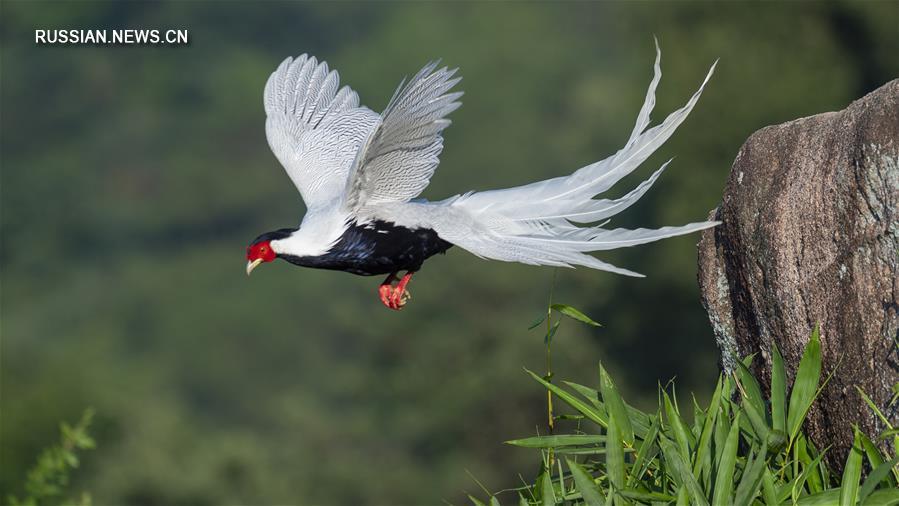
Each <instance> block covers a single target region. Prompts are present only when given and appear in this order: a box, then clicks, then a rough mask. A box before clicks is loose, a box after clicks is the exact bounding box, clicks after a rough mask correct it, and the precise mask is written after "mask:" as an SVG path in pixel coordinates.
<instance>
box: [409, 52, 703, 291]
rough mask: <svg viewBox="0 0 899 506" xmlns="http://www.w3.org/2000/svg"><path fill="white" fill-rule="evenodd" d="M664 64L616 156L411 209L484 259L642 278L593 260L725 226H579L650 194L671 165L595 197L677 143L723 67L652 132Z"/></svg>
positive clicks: (657, 67) (658, 54)
mask: <svg viewBox="0 0 899 506" xmlns="http://www.w3.org/2000/svg"><path fill="white" fill-rule="evenodd" d="M660 58H661V51H659V49H658V44H656V60H655V65H654V73H653V79H652V81H651V82H650V84H649V89H648V90H647V93H646V99H645V101H644V103H643V106H642V108H641V109H640V113H639V115H638V116H637V121H636V124H635V125H634V130H633V132H632V134H631V136H630V138H629V139H628V141H627V143H626V144H625V146H624V148H622V149H621V150H620V151H618V152H617V153H615V155H613V156H611V157H609V158H606V159H605V160H601V161H598V162H596V163H592V164H590V165H587V166H585V167H583V168H581V169H579V170H577V171H576V172H574V173H573V174H571V175H569V176H563V177H556V178H553V179H548V180H545V181H538V182H535V183H531V184H528V185H524V186H519V187H516V188H508V189H502V190H492V191H485V192H476V193H468V194H465V195H459V196H456V197H452V198H450V199H447V200H444V201H441V202H435V203H430V204H424V203H422V204H412V203H410V204H407V205H411V206H415V207H417V208H418V207H419V206H422V207H426V208H429V209H428V211H430V212H425V213H424V216H425V218H424V221H423V222H422V224H427V225H428V226H430V227H432V228H434V229H435V230H436V231H437V233H438V234H439V235H440V236H441V237H442V238H444V239H446V240H447V241H450V242H452V243H453V244H456V245H457V246H459V247H461V248H463V249H466V250H468V251H469V252H471V253H473V254H475V255H477V256H479V257H483V258H489V259H494V260H504V261H510V262H521V263H526V264H535V265H554V266H564V267H571V266H575V265H581V266H585V267H590V268H594V269H599V270H604V271H609V272H614V273H618V274H623V275H627V276H642V275H641V274H638V273H636V272H633V271H629V270H627V269H622V268H619V267H615V266H613V265H611V264H608V263H606V262H603V261H601V260H599V259H597V258H595V257H592V256H590V255H588V254H586V253H589V252H592V251H602V250H610V249H615V248H622V247H628V246H635V245H638V244H644V243H648V242H653V241H658V240H660V239H665V238H668V237H674V236H678V235H683V234H688V233H691V232H695V231H697V230H702V229H705V228H709V227H713V226H715V225H717V224H718V222H714V221H708V222H698V223H690V224H688V225H683V226H678V227H662V228H660V229H655V230H651V229H645V228H639V229H636V230H628V229H621V228H618V229H613V230H607V229H604V228H602V226H603V225H604V224H605V223H602V224H599V225H596V226H592V227H589V226H588V227H584V226H578V225H577V224H585V223H595V222H597V221H600V220H603V219H605V218H609V217H611V216H614V215H616V214H618V213H620V212H621V211H623V210H625V209H627V208H628V207H630V206H631V205H632V204H634V203H635V202H636V201H637V200H639V199H640V198H641V197H642V196H643V195H644V194H645V193H646V192H647V191H648V190H649V188H650V187H651V186H652V185H653V183H655V181H656V180H657V179H658V177H659V176H660V175H661V173H662V172H663V171H664V170H665V168H666V167H667V166H668V163H670V161H671V160H669V161H668V162H665V164H663V165H662V167H661V168H659V169H658V170H657V171H656V172H655V173H653V174H652V176H650V177H649V178H648V179H647V180H645V181H643V182H642V183H641V184H640V185H639V186H637V187H636V188H635V189H633V190H632V191H630V192H629V193H627V194H626V195H624V196H623V197H620V198H617V199H613V200H609V199H594V198H593V197H594V196H596V195H597V194H599V193H601V192H603V191H605V190H607V189H609V188H610V187H611V186H612V185H614V184H615V183H617V182H618V181H619V180H621V178H623V177H625V176H626V175H628V174H629V173H631V172H632V171H634V170H635V169H636V168H637V167H638V166H639V165H640V164H641V163H642V162H644V161H645V160H646V159H647V158H648V157H649V156H650V155H651V154H652V153H653V152H654V151H655V150H656V149H658V147H659V146H661V145H662V144H663V143H664V142H665V141H666V140H668V138H669V137H671V135H672V134H673V133H674V131H675V130H676V129H677V127H678V126H679V125H680V124H681V123H682V122H683V121H684V120H685V119H686V117H687V115H689V113H690V111H692V109H693V107H694V106H695V105H696V102H697V101H698V100H699V97H700V95H701V94H702V91H703V89H704V88H705V85H706V83H708V81H709V78H711V76H712V73H713V72H714V70H715V65H716V64H717V61H716V62H715V64H713V65H712V67H711V68H710V69H709V72H708V74H707V75H706V77H705V80H704V81H703V82H702V84H701V85H700V87H699V89H698V90H697V91H696V93H694V94H693V96H692V97H690V100H689V101H688V102H687V103H686V105H684V106H683V107H682V108H680V109H678V110H676V111H674V112H673V113H671V114H669V115H668V117H667V118H665V120H664V121H663V122H662V123H661V124H659V125H656V126H655V127H652V128H649V129H647V127H648V126H649V122H650V113H651V112H652V109H653V106H654V105H655V90H656V87H657V86H658V83H659V80H660V79H661V75H662V72H661V66H660ZM419 211H422V209H421V208H419ZM397 213H398V214H397V218H399V215H406V213H405V212H403V211H399V210H398V209H397ZM391 214H393V213H391ZM419 216H421V215H419ZM402 221H405V220H402Z"/></svg>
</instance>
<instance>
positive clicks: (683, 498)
mask: <svg viewBox="0 0 899 506" xmlns="http://www.w3.org/2000/svg"><path fill="white" fill-rule="evenodd" d="M677 506H690V495H689V494H688V493H687V487H686V486H684V485H681V487H680V488H679V489H678V491H677Z"/></svg>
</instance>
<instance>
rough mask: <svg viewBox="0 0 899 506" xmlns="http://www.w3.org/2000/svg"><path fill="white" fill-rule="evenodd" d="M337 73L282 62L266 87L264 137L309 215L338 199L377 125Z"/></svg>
mask: <svg viewBox="0 0 899 506" xmlns="http://www.w3.org/2000/svg"><path fill="white" fill-rule="evenodd" d="M339 83H340V78H339V76H338V75H337V71H335V70H332V71H329V70H328V64H327V63H325V62H321V63H318V62H317V61H316V59H315V57H314V56H307V55H305V54H304V55H302V56H299V57H297V58H295V59H294V58H287V59H286V60H284V61H283V62H282V63H281V65H280V66H279V67H278V69H277V70H275V71H274V72H273V73H272V75H271V77H269V78H268V82H267V83H266V84H265V94H264V97H263V103H264V105H265V113H266V116H267V118H266V121H265V135H266V137H267V138H268V144H269V146H270V147H271V148H272V152H274V153H275V156H276V157H277V158H278V161H280V162H281V165H283V166H284V169H285V170H287V175H288V176H290V179H291V180H292V181H293V184H294V185H296V187H297V189H298V190H299V191H300V194H301V195H302V196H303V200H304V201H305V202H306V206H307V207H308V208H309V209H313V208H316V207H321V206H324V205H326V204H327V203H329V202H332V201H334V200H336V199H339V198H340V197H341V196H342V194H343V191H344V188H345V185H346V180H347V175H348V174H349V171H350V167H351V166H352V164H353V160H355V158H356V153H357V152H358V151H359V149H360V147H361V146H362V143H363V142H364V141H365V140H366V139H367V138H368V137H369V134H370V132H371V131H372V130H373V129H374V128H375V125H377V122H378V115H377V114H376V113H375V112H373V111H371V110H370V109H367V108H365V107H359V96H358V95H357V94H356V92H355V91H353V90H352V89H350V87H349V86H344V87H343V88H340V89H339V90H338V87H339Z"/></svg>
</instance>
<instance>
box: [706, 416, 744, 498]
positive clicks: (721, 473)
mask: <svg viewBox="0 0 899 506" xmlns="http://www.w3.org/2000/svg"><path fill="white" fill-rule="evenodd" d="M739 442H740V413H737V417H736V418H735V419H734V423H733V425H731V427H730V432H729V433H728V434H727V441H726V442H725V444H724V452H723V454H722V456H721V463H720V464H719V465H718V472H717V473H716V474H715V494H714V495H713V496H712V504H713V505H715V506H730V505H731V504H733V502H734V498H733V493H734V490H733V485H734V467H735V465H736V462H737V443H739Z"/></svg>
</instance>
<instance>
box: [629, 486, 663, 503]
mask: <svg viewBox="0 0 899 506" xmlns="http://www.w3.org/2000/svg"><path fill="white" fill-rule="evenodd" d="M621 495H623V496H624V497H627V498H628V499H636V500H638V501H640V502H643V503H648V502H659V501H662V502H671V501H674V500H676V499H677V498H676V497H674V496H673V495H668V494H663V493H661V492H643V491H640V490H632V489H625V490H622V491H621Z"/></svg>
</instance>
